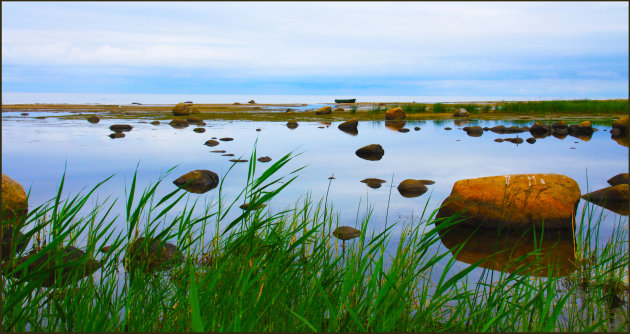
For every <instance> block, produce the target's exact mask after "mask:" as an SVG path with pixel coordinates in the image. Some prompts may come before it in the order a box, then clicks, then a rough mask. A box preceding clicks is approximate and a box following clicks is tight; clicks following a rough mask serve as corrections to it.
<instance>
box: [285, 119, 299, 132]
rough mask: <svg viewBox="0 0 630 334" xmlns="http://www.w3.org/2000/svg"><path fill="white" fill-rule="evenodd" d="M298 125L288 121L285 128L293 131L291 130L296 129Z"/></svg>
mask: <svg viewBox="0 0 630 334" xmlns="http://www.w3.org/2000/svg"><path fill="white" fill-rule="evenodd" d="M298 125H299V124H298V122H296V121H288V122H287V128H289V129H291V130H293V129H295V128H297V127H298Z"/></svg>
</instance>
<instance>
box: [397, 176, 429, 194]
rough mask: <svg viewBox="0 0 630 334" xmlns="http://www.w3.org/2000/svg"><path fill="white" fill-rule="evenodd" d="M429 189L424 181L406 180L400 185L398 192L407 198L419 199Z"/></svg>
mask: <svg viewBox="0 0 630 334" xmlns="http://www.w3.org/2000/svg"><path fill="white" fill-rule="evenodd" d="M427 190H428V188H427V186H426V185H425V183H424V182H423V180H413V179H406V180H404V181H402V182H400V184H399V185H398V192H399V193H400V194H401V195H402V196H403V197H407V198H412V197H418V196H420V195H422V194H424V193H425V192H427Z"/></svg>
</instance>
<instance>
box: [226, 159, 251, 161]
mask: <svg viewBox="0 0 630 334" xmlns="http://www.w3.org/2000/svg"><path fill="white" fill-rule="evenodd" d="M230 161H231V162H247V160H244V159H230Z"/></svg>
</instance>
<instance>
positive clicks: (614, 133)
mask: <svg viewBox="0 0 630 334" xmlns="http://www.w3.org/2000/svg"><path fill="white" fill-rule="evenodd" d="M604 131H606V130H604ZM621 134H623V132H622V131H621V129H618V128H612V129H610V136H611V137H617V136H621Z"/></svg>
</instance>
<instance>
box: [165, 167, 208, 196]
mask: <svg viewBox="0 0 630 334" xmlns="http://www.w3.org/2000/svg"><path fill="white" fill-rule="evenodd" d="M173 183H174V184H175V185H176V186H178V187H179V188H182V189H184V190H186V191H188V192H191V193H195V194H203V193H205V192H208V191H210V190H212V189H214V188H216V187H217V186H218V185H219V176H218V175H217V174H216V173H215V172H212V171H209V170H205V169H198V170H194V171H192V172H189V173H186V174H184V175H182V176H180V177H179V178H178V179H177V180H175V181H173Z"/></svg>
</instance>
